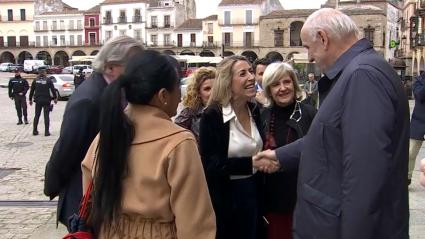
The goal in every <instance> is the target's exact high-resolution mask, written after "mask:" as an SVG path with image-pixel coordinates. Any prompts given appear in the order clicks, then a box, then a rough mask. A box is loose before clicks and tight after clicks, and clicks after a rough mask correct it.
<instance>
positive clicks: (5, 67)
mask: <svg viewBox="0 0 425 239" xmlns="http://www.w3.org/2000/svg"><path fill="white" fill-rule="evenodd" d="M13 65H14V64H13V63H10V62H5V63H1V64H0V71H10V67H11V66H13Z"/></svg>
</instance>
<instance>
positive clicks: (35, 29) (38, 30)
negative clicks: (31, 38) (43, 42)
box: [34, 28, 49, 32]
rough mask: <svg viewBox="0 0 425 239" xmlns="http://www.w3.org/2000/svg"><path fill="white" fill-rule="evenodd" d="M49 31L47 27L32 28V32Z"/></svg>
mask: <svg viewBox="0 0 425 239" xmlns="http://www.w3.org/2000/svg"><path fill="white" fill-rule="evenodd" d="M48 31H49V29H47V28H44V29H43V28H34V32H48Z"/></svg>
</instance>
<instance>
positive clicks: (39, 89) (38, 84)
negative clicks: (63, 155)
mask: <svg viewBox="0 0 425 239" xmlns="http://www.w3.org/2000/svg"><path fill="white" fill-rule="evenodd" d="M52 96H53V101H54V102H55V104H57V103H58V96H57V95H56V90H55V87H54V85H53V82H52V80H51V79H49V78H47V75H46V70H45V69H43V70H40V73H39V74H38V76H37V78H36V79H35V80H34V81H33V82H32V83H31V90H30V96H29V103H30V105H32V102H33V98H34V102H35V115H34V123H33V124H34V125H33V130H32V134H33V135H38V130H37V128H38V120H39V119H40V115H41V110H43V114H44V136H50V130H49V126H50V118H49V114H50V108H51V106H50V104H51V102H52Z"/></svg>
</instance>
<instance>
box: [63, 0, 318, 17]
mask: <svg viewBox="0 0 425 239" xmlns="http://www.w3.org/2000/svg"><path fill="white" fill-rule="evenodd" d="M62 1H63V2H65V3H66V4H68V5H70V6H72V7H76V8H79V9H82V10H86V9H89V8H91V7H93V6H95V5H96V4H98V3H100V2H102V1H103V0H84V1H76V0H62ZM220 1H221V0H196V7H197V9H196V15H197V16H196V17H197V18H204V17H207V16H209V15H213V14H215V11H216V9H217V6H218V4H219V3H220ZM280 2H281V3H282V6H283V8H285V9H296V8H319V7H320V5H321V4H323V3H325V2H326V0H280Z"/></svg>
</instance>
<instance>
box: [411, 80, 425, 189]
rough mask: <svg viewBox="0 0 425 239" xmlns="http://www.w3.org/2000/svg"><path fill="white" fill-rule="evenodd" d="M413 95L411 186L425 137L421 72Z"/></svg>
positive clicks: (424, 97)
mask: <svg viewBox="0 0 425 239" xmlns="http://www.w3.org/2000/svg"><path fill="white" fill-rule="evenodd" d="M413 95H414V96H415V106H414V108H413V113H412V119H411V121H410V141H409V175H408V180H409V184H410V182H411V180H412V173H413V169H414V168H415V162H416V157H417V156H418V153H419V150H420V149H421V146H422V143H423V141H424V135H425V72H421V75H420V76H418V77H416V80H415V82H414V83H413Z"/></svg>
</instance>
